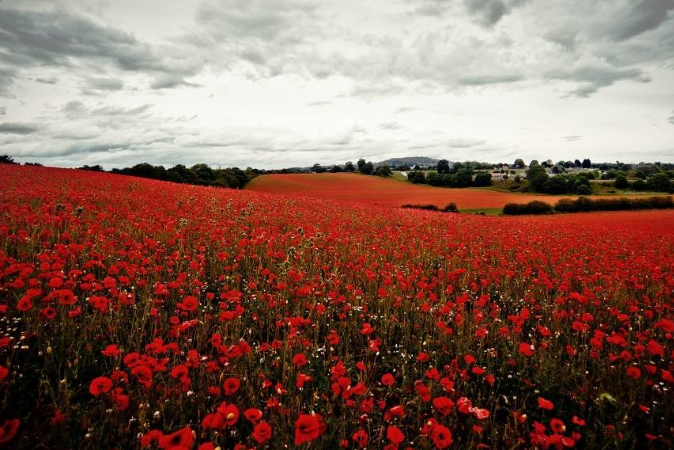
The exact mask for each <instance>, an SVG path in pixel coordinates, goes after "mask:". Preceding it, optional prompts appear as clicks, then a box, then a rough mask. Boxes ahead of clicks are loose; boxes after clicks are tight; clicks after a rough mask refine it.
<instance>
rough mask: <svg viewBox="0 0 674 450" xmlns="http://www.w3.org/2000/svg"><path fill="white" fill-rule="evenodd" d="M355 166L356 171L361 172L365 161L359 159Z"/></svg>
mask: <svg viewBox="0 0 674 450" xmlns="http://www.w3.org/2000/svg"><path fill="white" fill-rule="evenodd" d="M356 164H357V165H358V171H359V172H362V171H363V170H362V169H363V166H364V165H365V160H364V159H363V158H360V159H359V160H358V162H357V163H356Z"/></svg>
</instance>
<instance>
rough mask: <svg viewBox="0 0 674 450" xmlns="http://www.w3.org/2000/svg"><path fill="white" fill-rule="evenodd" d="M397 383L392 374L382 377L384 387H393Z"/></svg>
mask: <svg viewBox="0 0 674 450" xmlns="http://www.w3.org/2000/svg"><path fill="white" fill-rule="evenodd" d="M395 382H396V379H395V378H394V377H393V375H391V374H390V373H385V374H384V375H383V376H382V377H381V384H383V385H384V386H393V385H394V384H395Z"/></svg>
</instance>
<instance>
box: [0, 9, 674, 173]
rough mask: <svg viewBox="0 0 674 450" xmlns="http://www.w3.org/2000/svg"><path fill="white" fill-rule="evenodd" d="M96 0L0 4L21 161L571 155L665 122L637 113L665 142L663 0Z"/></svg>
mask: <svg viewBox="0 0 674 450" xmlns="http://www.w3.org/2000/svg"><path fill="white" fill-rule="evenodd" d="M94 3H97V4H100V5H103V4H106V5H107V6H105V7H100V8H97V7H93V6H92V5H91V2H90V1H89V0H67V1H65V0H58V1H53V0H52V1H48V0H0V116H2V117H0V119H2V120H0V146H2V145H3V144H4V145H7V144H11V145H12V146H13V147H12V151H13V152H14V153H15V154H16V156H17V157H28V156H30V157H34V158H43V159H45V160H46V161H49V162H52V163H58V164H64V165H81V164H82V163H84V162H86V163H89V164H97V163H101V164H103V165H105V166H106V167H110V165H111V164H115V165H126V166H128V165H131V164H133V163H136V162H142V161H144V160H147V161H148V162H153V163H159V164H171V163H177V162H185V163H188V164H193V163H196V162H208V163H211V164H218V163H224V164H226V163H228V161H240V162H241V163H242V164H258V163H259V164H260V165H265V166H267V167H272V166H275V167H279V165H281V164H287V165H295V164H299V165H302V164H306V163H307V162H306V159H307V157H308V155H310V156H311V158H312V161H311V162H312V163H313V162H321V163H324V162H325V163H330V162H335V161H340V160H348V159H353V160H356V159H357V158H359V157H361V156H363V157H366V158H371V157H373V155H385V154H387V155H388V156H391V155H394V154H397V155H401V156H402V155H403V154H405V153H408V154H409V153H410V152H412V153H420V151H421V150H424V153H428V155H429V156H441V157H445V158H448V159H452V158H453V159H454V160H460V159H462V158H464V156H461V155H466V156H465V157H468V158H472V157H474V155H484V157H485V158H487V157H494V158H499V157H502V156H508V157H509V159H510V156H509V155H512V156H514V155H517V157H523V158H525V159H527V158H532V159H533V158H535V159H539V160H540V159H541V158H542V157H543V156H547V157H552V158H553V159H555V158H564V159H568V157H571V156H568V157H567V155H566V154H565V153H564V152H568V151H569V149H570V148H573V149H582V151H587V152H591V151H594V150H591V149H590V147H591V148H592V149H594V148H605V149H610V150H606V151H605V153H610V152H612V151H616V152H617V151H618V150H625V151H627V150H629V149H628V146H630V145H633V142H632V141H630V139H633V140H634V139H635V136H639V132H638V131H634V132H632V131H631V130H633V129H634V130H646V128H645V127H646V126H645V125H644V123H643V122H644V121H645V120H646V119H645V118H648V117H650V118H652V117H661V118H662V119H661V120H663V122H661V123H664V121H665V120H666V121H667V124H665V125H663V126H661V127H652V119H649V120H650V122H649V123H648V130H647V131H643V136H648V138H647V139H643V138H642V139H641V141H648V144H647V145H643V147H644V148H646V147H648V148H647V149H646V150H644V151H647V150H648V151H651V150H653V148H655V149H660V148H665V146H666V145H667V144H666V143H667V142H669V141H671V136H672V135H671V133H672V130H673V128H672V127H671V126H668V124H673V125H674V112H671V114H670V109H669V108H670V105H669V104H667V109H665V110H662V109H661V108H662V99H663V98H669V97H670V96H672V95H674V93H673V91H672V85H671V83H667V82H666V79H668V77H669V76H670V75H671V74H672V70H674V57H673V56H672V55H674V20H672V18H673V15H674V14H673V10H674V0H615V1H613V0H611V1H608V0H605V1H599V2H592V1H587V0H536V1H529V0H453V1H452V0H394V1H391V0H370V1H368V2H362V1H359V0H343V2H326V1H324V0H276V1H275V2H273V3H274V5H273V7H271V6H270V1H269V0H195V1H193V2H167V3H165V4H164V5H165V7H161V8H156V11H154V10H153V11H152V17H143V16H140V17H139V15H140V14H149V11H150V10H151V8H148V7H146V6H148V5H150V4H151V2H150V1H149V0H148V2H147V5H146V4H145V1H143V2H142V3H143V8H140V7H136V6H137V5H133V4H131V3H133V2H131V3H129V2H126V1H124V2H114V1H111V0H105V1H101V2H99V1H97V2H94ZM152 3H153V4H160V3H161V1H160V0H152ZM174 3H176V4H177V3H180V6H179V7H178V6H175V5H174ZM139 4H140V3H139ZM54 5H56V6H54ZM126 19H128V20H126ZM143 19H148V20H152V22H151V23H143ZM651 78H653V80H655V81H654V82H653V83H648V81H649V80H650V79H651ZM663 80H664V81H663ZM38 83H43V84H44V83H46V84H49V85H53V87H52V86H44V85H40V84H38ZM184 87H189V88H190V89H189V90H187V89H182V88H184ZM623 88H625V89H629V93H630V94H633V95H634V96H637V95H640V96H641V97H639V98H641V99H643V100H642V101H640V102H638V105H633V108H634V109H633V114H624V113H623V114H620V113H619V111H620V105H623V104H624V102H623V103H621V99H623V98H624V93H622V92H621V89H623ZM597 92H601V95H596V93H597ZM560 97H561V98H560ZM584 98H588V100H582V102H583V104H582V105H578V106H577V107H578V110H575V109H573V108H572V107H571V105H574V106H575V103H576V102H578V101H579V100H578V99H584ZM657 99H659V100H657ZM561 104H566V105H569V106H570V107H569V108H563V107H559V105H561ZM613 106H615V107H613ZM571 110H573V111H574V114H569V111H571ZM604 114H606V117H604ZM548 116H549V117H548ZM670 116H671V117H670ZM597 117H600V119H597V120H601V121H603V122H602V125H601V126H600V125H598V124H597V121H596V120H595V119H596V118H597ZM542 121H544V122H545V124H543V123H542ZM606 123H610V124H615V125H616V127H620V128H614V129H612V130H611V132H610V133H609V132H608V131H606V130H607V128H606V127H605V124H606ZM354 124H358V125H354ZM552 124H563V125H560V127H562V128H561V129H560V130H556V131H550V129H549V128H548V127H550V126H552ZM602 126H603V127H604V128H602ZM400 130H404V132H402V131H400ZM627 130H630V135H629V136H627V135H626V133H627ZM570 134H575V135H578V136H581V135H583V136H586V137H584V138H582V139H580V138H579V137H578V138H577V139H576V136H567V135H570ZM550 136H552V137H553V138H550ZM643 136H641V137H643ZM554 137H556V138H554ZM487 142H488V144H487ZM542 142H545V146H546V147H543V146H541V145H539V144H540V143H542ZM567 142H575V144H567ZM663 142H664V143H665V144H663ZM639 145H641V144H637V146H639ZM547 146H550V148H555V149H557V151H558V153H557V154H555V153H554V151H551V152H550V153H551V154H550V155H541V154H536V153H535V152H545V151H547V148H548V147H547ZM638 148H640V149H641V148H642V147H638ZM544 149H546V150H544ZM416 150H419V151H416ZM527 151H529V153H527ZM579 151H580V150H579ZM596 151H597V153H600V152H601V151H600V150H596ZM387 152H388V153H387ZM431 153H433V154H432V155H431ZM547 157H546V158H545V159H547ZM573 157H574V158H575V156H573ZM314 158H315V160H313V159H314ZM382 159H386V158H382ZM593 159H596V158H594V157H593Z"/></svg>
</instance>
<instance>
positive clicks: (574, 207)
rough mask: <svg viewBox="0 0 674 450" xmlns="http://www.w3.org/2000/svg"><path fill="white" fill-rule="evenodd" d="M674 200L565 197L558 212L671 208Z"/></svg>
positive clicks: (659, 198) (560, 202)
mask: <svg viewBox="0 0 674 450" xmlns="http://www.w3.org/2000/svg"><path fill="white" fill-rule="evenodd" d="M671 208H674V200H672V198H671V197H647V198H625V197H621V198H598V199H596V200H592V199H589V198H587V197H578V198H577V199H576V200H572V199H570V198H564V199H562V200H560V201H558V202H557V204H556V205H555V211H557V212H588V211H623V210H634V209H671Z"/></svg>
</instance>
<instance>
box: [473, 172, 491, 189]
mask: <svg viewBox="0 0 674 450" xmlns="http://www.w3.org/2000/svg"><path fill="white" fill-rule="evenodd" d="M473 185H475V186H491V173H489V172H478V173H477V175H475V181H474V182H473Z"/></svg>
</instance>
